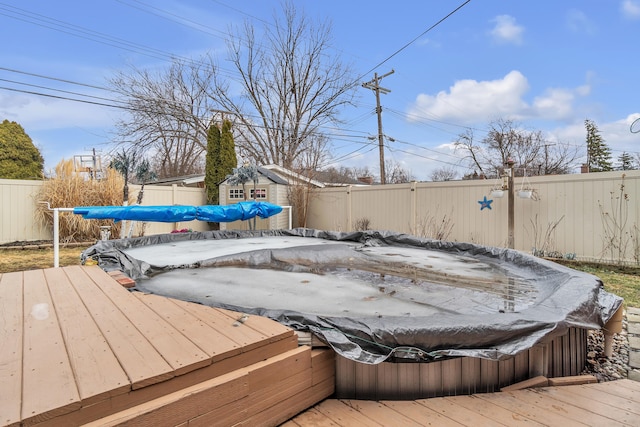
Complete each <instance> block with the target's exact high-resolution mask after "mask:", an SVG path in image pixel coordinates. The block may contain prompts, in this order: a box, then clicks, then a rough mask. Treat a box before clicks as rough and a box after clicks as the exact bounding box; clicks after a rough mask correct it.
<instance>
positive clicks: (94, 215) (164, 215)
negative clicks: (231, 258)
mask: <svg viewBox="0 0 640 427" xmlns="http://www.w3.org/2000/svg"><path fill="white" fill-rule="evenodd" d="M280 212H282V206H278V205H274V204H272V203H267V202H253V201H249V202H240V203H236V204H234V205H227V206H220V205H205V206H180V205H176V206H140V205H132V206H83V207H77V208H73V213H74V214H76V215H82V217H83V218H84V219H113V220H114V221H115V222H118V221H122V220H131V221H147V222H182V221H193V220H194V219H197V220H200V221H208V222H233V221H238V220H243V221H244V220H247V219H251V218H254V217H256V216H259V217H260V218H269V217H270V216H273V215H276V214H279V213H280Z"/></svg>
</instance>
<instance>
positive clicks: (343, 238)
mask: <svg viewBox="0 0 640 427" xmlns="http://www.w3.org/2000/svg"><path fill="white" fill-rule="evenodd" d="M82 258H83V260H86V259H88V258H94V259H96V260H98V263H99V265H100V266H101V267H102V268H103V269H105V270H112V269H119V270H122V271H124V272H125V273H127V274H128V275H129V276H130V277H132V278H133V279H135V280H136V281H137V284H136V288H137V289H138V290H141V291H145V292H153V293H156V294H160V295H164V296H169V297H173V298H178V299H182V300H185V301H193V302H198V303H202V304H206V305H209V306H214V307H222V308H227V309H232V310H237V311H241V312H246V313H249V314H256V315H262V316H266V317H269V318H272V319H274V320H276V321H278V322H280V323H282V324H285V325H287V326H289V327H291V328H293V329H296V330H304V331H310V332H312V333H314V334H315V335H317V336H318V337H320V338H321V339H322V340H324V341H325V342H327V343H328V344H329V345H330V346H331V347H333V348H334V350H336V351H337V352H338V353H339V354H341V355H342V356H344V357H347V358H349V359H352V360H357V361H359V362H363V363H380V362H382V361H385V360H388V359H413V360H436V359H439V358H442V357H450V356H470V357H480V358H485V359H491V360H501V359H504V358H506V357H509V356H514V355H515V354H517V353H519V352H521V351H524V350H527V349H529V348H531V347H532V346H534V345H535V344H536V343H538V342H540V341H541V340H543V339H545V338H547V337H549V338H550V337H553V336H555V335H557V334H563V333H564V332H565V331H566V330H567V328H569V327H578V328H585V329H600V328H601V327H602V326H603V325H604V324H605V323H606V322H607V321H608V320H609V319H610V318H611V316H612V315H613V314H614V313H615V312H616V310H617V309H618V308H619V307H620V305H621V304H622V299H621V298H619V297H617V296H615V295H613V294H610V293H608V292H606V291H604V289H603V287H602V283H601V281H600V280H599V279H598V278H597V277H595V276H592V275H589V274H586V273H582V272H579V271H576V270H573V269H569V268H566V267H563V266H561V265H558V264H556V263H553V262H549V261H546V260H543V259H540V258H536V257H533V256H530V255H528V254H525V253H522V252H518V251H514V250H509V249H503V248H495V247H485V246H480V245H474V244H469V243H454V242H444V241H437V240H429V239H421V238H418V237H415V236H410V235H406V234H399V233H392V232H379V231H366V232H354V233H338V232H327V231H320V230H311V229H294V230H273V231H236V232H230V231H226V232H223V231H219V232H205V233H179V234H166V235H155V236H146V237H140V238H136V239H124V240H110V241H100V242H98V243H97V244H96V245H94V246H92V247H91V248H89V249H87V250H86V251H85V252H84V253H83V254H82Z"/></svg>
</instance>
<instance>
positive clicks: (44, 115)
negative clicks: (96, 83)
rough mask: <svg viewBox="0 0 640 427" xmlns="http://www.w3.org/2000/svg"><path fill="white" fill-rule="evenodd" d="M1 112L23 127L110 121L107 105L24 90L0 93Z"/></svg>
mask: <svg viewBox="0 0 640 427" xmlns="http://www.w3.org/2000/svg"><path fill="white" fill-rule="evenodd" d="M0 115H2V116H3V117H5V118H6V119H8V120H11V121H15V122H18V123H19V124H20V125H22V127H23V128H25V130H26V129H33V130H43V129H63V128H67V127H74V126H82V127H93V126H111V125H113V118H112V117H110V115H109V109H108V108H106V107H100V106H96V105H91V104H85V103H80V102H74V101H65V100H60V99H54V98H46V97H39V96H36V95H26V94H15V95H14V94H10V95H7V96H0Z"/></svg>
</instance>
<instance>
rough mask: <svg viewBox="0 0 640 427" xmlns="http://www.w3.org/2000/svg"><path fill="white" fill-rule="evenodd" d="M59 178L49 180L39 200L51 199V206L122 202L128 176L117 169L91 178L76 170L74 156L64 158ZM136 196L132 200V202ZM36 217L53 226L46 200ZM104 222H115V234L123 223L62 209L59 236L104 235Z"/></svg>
mask: <svg viewBox="0 0 640 427" xmlns="http://www.w3.org/2000/svg"><path fill="white" fill-rule="evenodd" d="M55 171H56V173H55V178H53V179H50V180H47V181H45V182H44V184H43V185H42V187H41V189H40V191H39V192H38V195H37V200H36V201H37V202H49V205H50V206H51V208H74V207H78V206H120V205H122V188H123V187H124V179H123V178H122V176H121V175H120V174H118V173H117V172H116V171H115V170H113V169H107V170H106V172H105V174H104V178H103V179H100V180H93V179H88V177H85V176H83V175H84V174H82V173H78V172H77V171H75V168H74V164H73V161H72V160H66V161H65V160H63V161H62V162H60V163H58V165H57V166H56V169H55ZM131 202H132V200H129V203H131ZM36 220H37V221H38V222H39V223H40V224H42V225H43V226H45V227H48V228H52V227H53V211H51V210H49V209H48V207H47V205H46V204H41V203H39V204H38V208H37V210H36ZM100 226H111V235H112V236H118V235H119V234H120V226H121V223H118V224H116V223H114V221H113V220H85V219H83V218H82V217H81V216H80V215H74V214H71V213H61V214H60V216H59V233H60V234H59V236H60V241H61V242H87V241H92V240H96V239H97V238H99V236H100Z"/></svg>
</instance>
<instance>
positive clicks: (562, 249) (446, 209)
mask: <svg viewBox="0 0 640 427" xmlns="http://www.w3.org/2000/svg"><path fill="white" fill-rule="evenodd" d="M624 175H625V177H624V179H623V178H622V177H623V173H622V172H606V173H592V174H582V175H554V176H544V177H536V178H528V179H526V180H524V181H525V182H523V180H522V179H518V178H516V179H515V185H514V188H515V189H516V190H519V189H521V188H522V187H523V185H525V184H531V187H533V188H534V189H535V192H534V197H533V198H532V199H523V198H519V197H515V201H514V205H515V206H514V207H515V209H514V214H515V215H514V221H515V227H514V238H515V248H516V249H519V250H521V251H525V252H531V251H532V250H533V248H536V249H537V250H544V251H545V252H546V253H547V254H551V255H553V256H559V255H562V256H568V257H572V256H574V254H575V256H576V257H577V258H580V259H588V260H608V261H619V260H621V259H624V260H626V262H631V263H637V261H638V257H639V256H640V254H639V253H638V250H639V249H638V227H640V171H626V173H625V174H624ZM496 184H499V183H497V182H493V181H489V180H482V181H477V180H476V181H448V182H426V183H411V184H398V185H387V186H384V187H380V186H371V187H359V186H351V187H342V188H325V189H322V190H320V191H318V192H317V194H316V195H315V196H314V197H313V198H312V202H311V207H310V209H309V212H310V213H309V218H308V226H309V227H311V228H318V229H327V230H338V231H351V230H355V229H358V226H359V225H360V226H362V225H367V226H368V228H370V229H382V230H393V231H399V232H404V233H410V234H416V235H419V236H423V237H436V236H438V235H440V236H443V237H444V238H445V239H446V240H454V241H463V242H474V243H480V244H484V245H489V246H501V247H504V246H506V245H507V237H508V209H507V205H508V201H507V200H508V198H507V195H506V194H505V196H504V197H503V198H494V197H492V196H491V195H490V194H489V193H490V190H491V188H492V187H493V186H495V185H496ZM621 186H624V189H623V190H621ZM484 196H487V199H492V200H493V202H492V203H491V209H483V210H480V207H481V205H480V204H479V203H478V202H479V201H480V200H482V199H483V197H484ZM556 223H557V225H556V226H555V228H554V224H556Z"/></svg>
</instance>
